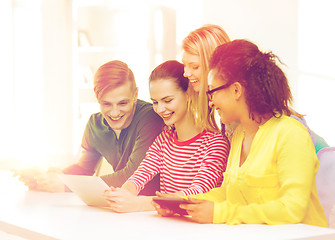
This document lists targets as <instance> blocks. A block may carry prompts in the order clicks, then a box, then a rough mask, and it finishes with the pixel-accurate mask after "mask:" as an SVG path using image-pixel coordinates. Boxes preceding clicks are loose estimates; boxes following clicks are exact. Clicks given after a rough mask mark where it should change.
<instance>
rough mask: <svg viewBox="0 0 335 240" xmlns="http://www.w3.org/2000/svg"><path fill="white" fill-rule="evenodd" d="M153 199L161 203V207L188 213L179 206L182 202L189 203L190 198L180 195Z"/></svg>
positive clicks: (183, 213) (184, 213) (182, 213)
mask: <svg viewBox="0 0 335 240" xmlns="http://www.w3.org/2000/svg"><path fill="white" fill-rule="evenodd" d="M152 200H153V201H154V202H155V203H157V204H159V205H160V206H161V208H166V209H170V210H172V211H174V212H175V213H178V214H180V215H188V213H187V211H186V210H185V209H182V208H180V207H179V205H180V204H189V203H191V202H190V201H189V200H187V199H184V198H179V197H175V198H174V197H153V198H152Z"/></svg>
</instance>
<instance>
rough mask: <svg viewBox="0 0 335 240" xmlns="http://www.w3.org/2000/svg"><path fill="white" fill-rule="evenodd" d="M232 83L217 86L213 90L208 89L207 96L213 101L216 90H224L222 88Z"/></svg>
mask: <svg viewBox="0 0 335 240" xmlns="http://www.w3.org/2000/svg"><path fill="white" fill-rule="evenodd" d="M230 85H232V83H227V84H224V85H222V86H220V87H217V88H213V89H212V90H208V91H207V92H206V93H207V97H208V100H209V101H210V102H211V101H213V94H214V93H215V92H216V91H219V90H222V89H225V88H227V87H229V86H230Z"/></svg>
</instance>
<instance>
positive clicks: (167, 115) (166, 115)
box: [162, 113, 172, 118]
mask: <svg viewBox="0 0 335 240" xmlns="http://www.w3.org/2000/svg"><path fill="white" fill-rule="evenodd" d="M171 115H172V113H169V114H165V115H162V116H163V118H168V117H170V116H171Z"/></svg>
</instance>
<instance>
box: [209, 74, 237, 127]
mask: <svg viewBox="0 0 335 240" xmlns="http://www.w3.org/2000/svg"><path fill="white" fill-rule="evenodd" d="M225 84H227V82H223V81H222V80H220V79H218V78H216V77H215V74H214V72H213V71H210V72H209V74H208V86H209V89H210V90H212V89H215V88H218V87H220V86H223V85H225ZM233 88H234V84H231V85H229V86H228V87H226V88H224V89H220V90H218V91H215V92H214V93H213V94H212V104H213V105H214V109H215V110H216V111H217V112H218V114H219V116H220V118H221V122H222V123H223V124H229V123H231V122H233V121H235V120H238V119H237V115H236V112H237V110H238V107H237V105H236V104H237V102H236V101H235V97H234V93H233V92H232V91H233V90H234V89H233Z"/></svg>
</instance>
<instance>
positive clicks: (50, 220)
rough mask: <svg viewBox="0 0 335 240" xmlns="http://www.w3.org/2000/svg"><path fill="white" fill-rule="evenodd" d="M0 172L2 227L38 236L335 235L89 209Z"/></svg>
mask: <svg viewBox="0 0 335 240" xmlns="http://www.w3.org/2000/svg"><path fill="white" fill-rule="evenodd" d="M11 175H12V173H10V172H6V171H2V170H0V181H1V189H0V194H1V195H0V196H1V197H0V199H1V200H0V231H3V232H6V233H8V234H13V235H16V236H18V237H23V238H25V239H32V240H40V239H41V240H49V239H51V240H52V239H64V240H65V239H66V240H67V239H74V240H76V239H80V240H85V239H90V240H91V239H116V238H117V239H120V240H123V239H146V240H150V239H154V240H157V239H160V240H165V239H169V240H172V239H173V240H177V239H183V240H185V239H192V240H193V239H202V240H204V239H248V240H250V239H257V240H262V239H267V240H268V239H271V240H273V239H311V240H312V239H318V240H330V239H333V240H334V239H335V229H329V228H321V227H315V226H310V225H304V224H291V225H273V226H270V225H255V224H242V225H235V226H230V225H224V224H197V223H193V222H189V221H187V220H185V219H182V218H178V217H175V218H164V217H160V216H158V215H157V213H156V212H140V213H123V214H119V213H113V212H111V211H110V210H108V209H101V208H94V207H88V206H86V205H85V204H84V203H82V202H81V200H80V199H79V198H78V197H77V196H75V195H74V194H73V193H45V192H33V191H27V189H26V187H24V186H23V184H22V183H20V182H19V181H18V180H17V179H15V178H12V177H11Z"/></svg>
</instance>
